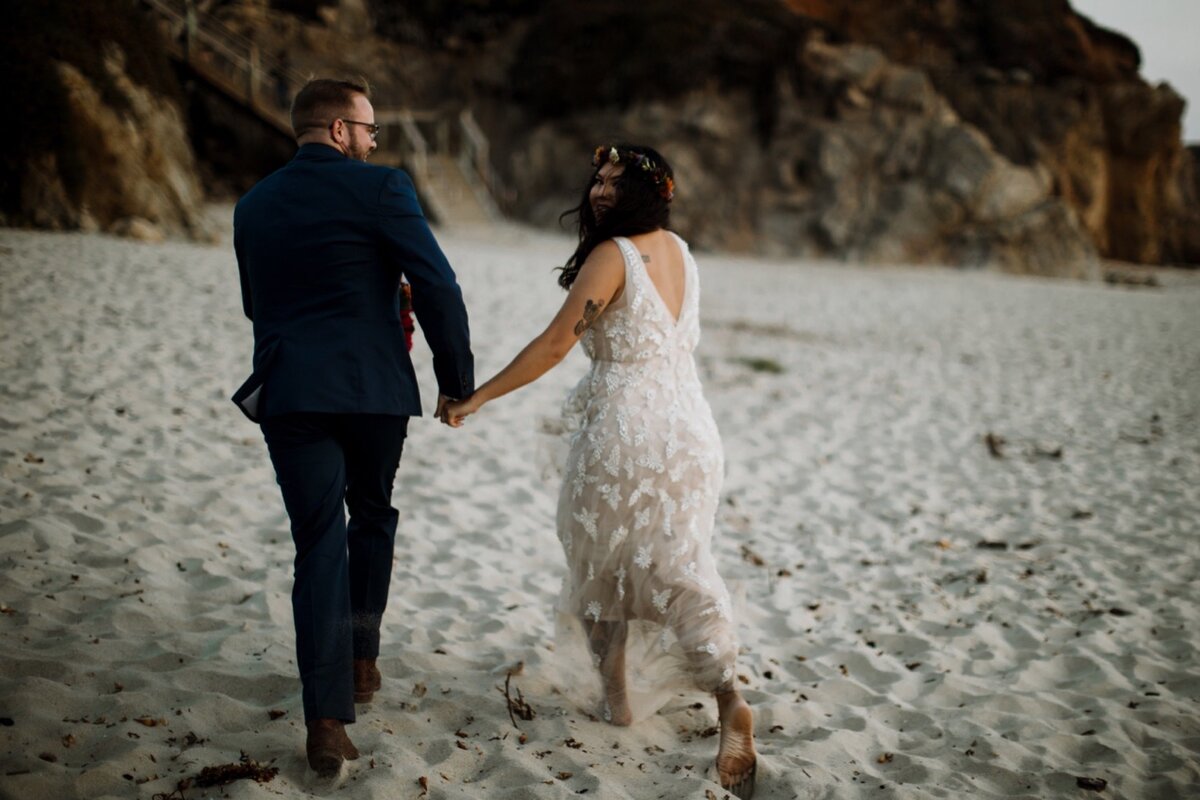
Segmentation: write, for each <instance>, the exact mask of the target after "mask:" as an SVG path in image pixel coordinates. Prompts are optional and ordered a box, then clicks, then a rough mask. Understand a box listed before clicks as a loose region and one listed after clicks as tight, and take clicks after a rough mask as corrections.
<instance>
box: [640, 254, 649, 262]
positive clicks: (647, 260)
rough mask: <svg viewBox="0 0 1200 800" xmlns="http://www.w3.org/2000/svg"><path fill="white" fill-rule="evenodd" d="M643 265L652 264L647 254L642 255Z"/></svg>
mask: <svg viewBox="0 0 1200 800" xmlns="http://www.w3.org/2000/svg"><path fill="white" fill-rule="evenodd" d="M642 263H643V264H649V263H650V256H648V255H646V254H645V253H642Z"/></svg>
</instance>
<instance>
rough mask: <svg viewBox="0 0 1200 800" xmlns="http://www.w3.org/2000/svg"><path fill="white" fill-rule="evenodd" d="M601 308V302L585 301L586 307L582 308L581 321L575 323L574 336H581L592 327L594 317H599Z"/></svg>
mask: <svg viewBox="0 0 1200 800" xmlns="http://www.w3.org/2000/svg"><path fill="white" fill-rule="evenodd" d="M603 307H604V301H603V300H588V301H587V305H585V306H584V307H583V319H581V320H579V322H576V323H575V335H576V336H582V335H583V332H584V331H586V330H587V329H588V328H590V327H592V323H593V322H595V321H596V317H598V316H600V309H601V308H603Z"/></svg>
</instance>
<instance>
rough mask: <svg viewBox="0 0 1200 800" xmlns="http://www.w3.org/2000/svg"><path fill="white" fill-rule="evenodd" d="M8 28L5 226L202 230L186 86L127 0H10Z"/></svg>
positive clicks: (147, 234)
mask: <svg viewBox="0 0 1200 800" xmlns="http://www.w3.org/2000/svg"><path fill="white" fill-rule="evenodd" d="M10 11H11V12H12V13H11V14H10V15H9V16H8V18H7V19H6V26H5V28H4V32H3V33H2V34H0V59H2V60H3V61H4V62H5V67H4V72H5V76H6V80H5V86H4V88H3V92H4V95H5V97H4V100H5V103H4V106H5V107H6V108H9V109H21V110H22V114H21V117H20V119H19V121H18V122H16V124H9V125H7V126H5V127H6V129H7V130H6V136H7V137H9V138H10V141H9V142H8V143H7V144H6V146H5V147H4V148H3V151H4V155H3V158H2V161H0V184H2V187H3V188H2V189H0V214H2V215H3V218H4V221H5V222H7V223H8V224H16V225H35V226H38V227H47V228H68V229H70V228H85V229H96V228H99V229H102V230H108V231H112V232H115V233H122V234H126V235H132V236H137V237H141V238H148V239H158V238H161V237H162V236H163V235H164V234H166V233H183V234H191V235H203V234H204V233H205V231H204V222H203V218H202V215H201V213H200V212H201V204H202V202H203V197H204V194H203V190H202V187H201V185H200V182H199V180H198V178H197V173H196V163H195V158H194V155H193V153H192V148H191V145H190V143H189V140H188V132H187V127H186V124H185V119H184V115H183V113H182V111H181V100H182V93H181V91H180V89H179V86H178V84H177V83H176V81H175V78H174V73H173V71H172V70H171V67H170V64H169V63H168V61H167V58H166V56H165V54H164V52H163V51H162V49H161V47H157V46H156V44H157V42H158V37H159V33H158V31H157V30H155V29H154V28H153V27H152V26H151V25H150V24H149V22H148V21H147V20H146V19H145V18H144V17H143V16H142V15H141V14H140V12H139V10H138V8H137V7H136V4H135V3H133V2H130V1H129V0H94V2H89V3H83V4H78V3H73V2H68V1H67V0H45V2H40V3H18V4H13V6H12V8H11V9H10Z"/></svg>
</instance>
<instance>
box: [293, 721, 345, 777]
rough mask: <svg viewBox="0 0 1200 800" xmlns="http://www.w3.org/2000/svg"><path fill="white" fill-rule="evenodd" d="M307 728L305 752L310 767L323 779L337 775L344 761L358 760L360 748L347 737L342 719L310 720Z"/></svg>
mask: <svg viewBox="0 0 1200 800" xmlns="http://www.w3.org/2000/svg"><path fill="white" fill-rule="evenodd" d="M306 727H307V728H308V741H306V742H305V744H304V751H305V753H306V754H307V755H308V765H309V766H310V767H312V768H313V771H314V772H316V773H317V774H318V775H320V776H321V777H323V778H327V777H329V776H331V775H336V774H337V773H338V770H340V769H341V768H342V762H343V761H345V760H347V759H349V760H350V761H353V760H354V759H356V758H358V748H356V747H355V746H354V743H353V742H351V741H350V737H349V736H347V735H346V726H345V725H344V724H343V723H342V721H341V720H340V719H314V720H309V722H308V723H307V725H306Z"/></svg>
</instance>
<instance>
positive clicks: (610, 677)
mask: <svg viewBox="0 0 1200 800" xmlns="http://www.w3.org/2000/svg"><path fill="white" fill-rule="evenodd" d="M587 632H588V640H589V644H590V645H591V648H592V652H593V653H595V654H596V658H597V659H599V661H598V662H597V665H598V666H599V668H600V678H601V680H602V681H603V682H604V704H603V706H602V707H601V713H602V714H603V715H604V721H605V722H608V723H611V724H613V725H620V726H622V727H624V726H627V725H631V724H633V712H632V711H630V709H629V698H628V696H627V695H626V693H625V632H626V627H625V623H624V622H597V623H594V624H588V626H587Z"/></svg>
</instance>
